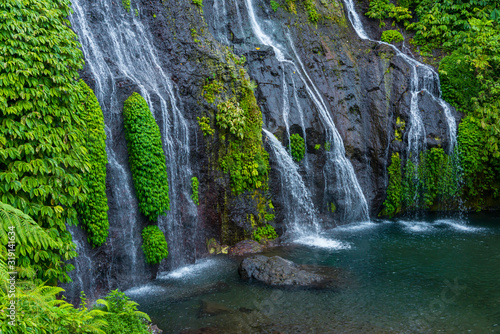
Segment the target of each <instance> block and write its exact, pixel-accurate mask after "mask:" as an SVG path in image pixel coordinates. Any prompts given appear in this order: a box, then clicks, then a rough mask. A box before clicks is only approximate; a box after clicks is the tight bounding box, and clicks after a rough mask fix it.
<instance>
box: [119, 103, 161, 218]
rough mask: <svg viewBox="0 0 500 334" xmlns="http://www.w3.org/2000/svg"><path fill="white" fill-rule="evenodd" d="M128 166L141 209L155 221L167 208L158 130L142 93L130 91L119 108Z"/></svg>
mask: <svg viewBox="0 0 500 334" xmlns="http://www.w3.org/2000/svg"><path fill="white" fill-rule="evenodd" d="M123 116H124V125H125V138H126V139H127V149H128V154H129V157H128V159H129V163H130V169H131V170H132V177H133V179H134V186H135V190H136V193H137V198H138V200H139V208H140V210H141V212H142V213H143V214H144V215H145V216H146V217H148V219H149V220H151V221H155V220H157V219H158V216H159V215H162V214H164V213H165V211H166V210H169V209H170V200H169V198H168V177H167V167H166V165H165V154H164V153H163V149H162V143H161V135H160V129H159V128H158V125H157V124H156V122H155V119H154V117H153V115H152V114H151V112H150V111H149V107H148V104H147V103H146V100H144V98H143V97H142V96H140V95H139V94H137V93H134V94H132V95H131V96H130V97H129V98H128V99H127V100H126V101H125V105H124V107H123Z"/></svg>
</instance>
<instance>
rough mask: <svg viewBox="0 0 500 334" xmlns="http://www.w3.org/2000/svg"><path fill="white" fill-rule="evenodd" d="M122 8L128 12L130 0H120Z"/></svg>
mask: <svg viewBox="0 0 500 334" xmlns="http://www.w3.org/2000/svg"><path fill="white" fill-rule="evenodd" d="M122 5H123V8H125V10H126V11H127V13H128V12H130V0H122Z"/></svg>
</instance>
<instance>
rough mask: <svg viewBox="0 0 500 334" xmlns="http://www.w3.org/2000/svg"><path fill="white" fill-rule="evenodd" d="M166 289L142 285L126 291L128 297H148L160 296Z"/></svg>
mask: <svg viewBox="0 0 500 334" xmlns="http://www.w3.org/2000/svg"><path fill="white" fill-rule="evenodd" d="M164 291H165V289H164V288H162V287H160V286H157V285H151V284H146V285H141V286H136V287H133V288H130V289H128V290H127V291H125V294H126V295H127V296H130V295H148V294H158V293H162V292H164Z"/></svg>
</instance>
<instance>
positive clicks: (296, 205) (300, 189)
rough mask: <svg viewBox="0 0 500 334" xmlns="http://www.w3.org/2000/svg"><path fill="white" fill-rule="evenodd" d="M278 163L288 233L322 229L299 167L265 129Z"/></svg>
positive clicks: (295, 235) (296, 234) (296, 235)
mask: <svg viewBox="0 0 500 334" xmlns="http://www.w3.org/2000/svg"><path fill="white" fill-rule="evenodd" d="M263 131H264V133H265V134H266V136H267V140H268V142H269V144H270V147H271V149H272V151H273V154H274V156H275V158H276V162H277V164H278V168H279V172H280V174H279V175H280V179H281V189H282V190H281V196H282V203H283V206H284V208H285V212H286V217H287V219H286V222H285V223H286V225H287V233H288V234H291V235H292V236H293V237H300V236H302V235H304V234H311V233H316V234H317V233H318V232H319V231H320V230H321V229H320V226H319V221H318V218H317V212H316V209H315V207H314V203H313V201H312V199H311V194H310V192H309V190H308V189H307V187H306V185H305V184H304V181H303V180H302V177H301V176H300V174H299V168H298V166H297V164H296V163H295V162H294V161H293V159H292V157H291V156H290V154H289V153H288V152H287V151H286V149H285V148H284V147H283V145H281V143H280V142H279V141H278V139H276V137H275V136H274V135H273V134H272V133H271V132H269V131H267V130H265V129H263Z"/></svg>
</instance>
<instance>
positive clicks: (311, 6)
mask: <svg viewBox="0 0 500 334" xmlns="http://www.w3.org/2000/svg"><path fill="white" fill-rule="evenodd" d="M304 6H305V7H306V11H307V15H308V16H309V21H311V22H312V23H316V22H318V20H319V14H318V11H317V10H316V3H315V0H305V1H304Z"/></svg>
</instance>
